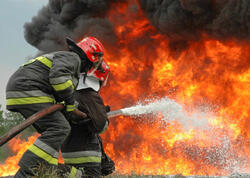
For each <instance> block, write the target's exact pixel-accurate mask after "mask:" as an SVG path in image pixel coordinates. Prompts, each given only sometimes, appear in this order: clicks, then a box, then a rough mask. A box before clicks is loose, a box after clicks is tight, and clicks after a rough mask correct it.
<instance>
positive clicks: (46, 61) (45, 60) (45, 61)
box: [23, 56, 53, 68]
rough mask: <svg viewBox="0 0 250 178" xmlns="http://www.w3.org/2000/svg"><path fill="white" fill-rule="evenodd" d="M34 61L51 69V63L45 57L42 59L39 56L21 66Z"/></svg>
mask: <svg viewBox="0 0 250 178" xmlns="http://www.w3.org/2000/svg"><path fill="white" fill-rule="evenodd" d="M36 60H38V61H40V62H41V63H43V64H44V65H46V66H47V67H48V68H51V67H52V64H53V63H52V61H51V60H50V59H48V58H46V57H43V56H39V57H37V58H35V59H30V60H29V61H28V62H26V63H25V64H23V66H25V65H28V64H30V63H32V62H35V61H36Z"/></svg>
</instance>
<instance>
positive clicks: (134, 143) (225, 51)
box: [0, 0, 250, 175]
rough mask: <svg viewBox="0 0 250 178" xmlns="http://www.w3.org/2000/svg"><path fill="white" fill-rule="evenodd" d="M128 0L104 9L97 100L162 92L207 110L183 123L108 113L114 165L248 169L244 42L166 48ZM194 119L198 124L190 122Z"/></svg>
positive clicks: (157, 170) (248, 78)
mask: <svg viewBox="0 0 250 178" xmlns="http://www.w3.org/2000/svg"><path fill="white" fill-rule="evenodd" d="M133 4H134V1H133V0H131V1H129V3H128V4H121V5H119V6H116V7H115V8H112V10H111V11H110V12H109V20H110V21H111V22H113V24H114V25H115V33H116V36H117V38H118V41H119V49H117V48H116V47H114V46H106V51H107V52H106V54H105V55H106V59H107V60H108V64H109V65H110V68H111V72H112V75H111V77H110V81H109V83H108V85H107V87H105V88H103V90H102V91H101V95H102V97H103V98H104V101H105V102H106V103H107V104H109V105H111V109H112V110H115V109H120V108H123V107H127V106H131V105H134V104H135V103H136V102H137V101H138V100H142V99H146V98H151V99H153V100H155V98H162V97H165V96H167V97H169V98H171V99H174V100H175V101H176V102H177V103H179V104H181V105H182V106H183V107H184V109H185V111H186V112H187V113H188V114H189V115H192V114H195V113H197V112H200V111H208V113H209V114H208V115H207V116H204V117H203V118H196V119H195V122H191V123H190V125H189V126H188V127H186V125H184V124H183V123H181V122H180V121H178V120H175V121H173V122H163V119H165V118H164V116H162V115H161V114H159V115H157V116H155V117H152V116H147V117H146V116H145V117H144V118H131V117H124V116H121V117H118V118H116V119H112V120H111V125H110V126H109V129H108V130H107V132H106V133H105V134H104V135H102V137H103V139H104V146H105V150H106V152H107V154H108V155H109V156H110V157H111V158H112V159H113V160H114V161H115V163H116V170H117V171H118V172H119V173H121V174H130V173H132V172H134V173H137V174H150V175H167V174H182V175H229V174H231V173H233V172H240V171H242V172H246V173H250V149H249V148H250V122H249V113H250V110H249V105H250V103H249V101H250V92H249V88H250V69H249V59H250V53H249V51H250V45H249V43H243V42H236V40H231V41H224V42H222V41H218V40H215V39H210V38H209V37H208V36H207V35H206V34H203V38H202V39H201V40H199V41H196V42H190V43H189V44H188V48H187V49H186V50H182V51H178V50H176V51H171V50H170V49H169V47H168V45H169V41H168V38H167V37H166V36H164V35H161V34H159V32H158V31H157V30H156V29H155V28H154V27H153V26H152V25H151V24H150V23H149V22H148V20H147V18H146V17H145V16H144V14H143V13H142V12H141V11H140V10H138V11H136V13H135V12H133V13H132V12H131V6H132V5H133ZM118 7H119V8H118ZM183 30H185V29H183ZM114 49H115V50H114ZM200 122H205V124H203V125H201V126H199V125H198V126H197V125H196V124H198V123H200ZM187 123H188V121H187ZM19 144H20V146H21V147H24V146H22V143H19ZM22 153H23V152H19V153H18V155H21V154H22ZM19 158H20V156H19V157H18V156H17V157H15V158H14V159H15V163H14V164H13V163H11V161H8V160H9V159H11V158H8V159H7V160H6V165H7V167H3V166H2V165H1V167H0V170H1V172H0V175H7V174H6V173H5V171H9V170H12V172H15V171H16V170H17V168H13V169H11V166H12V165H14V166H15V167H16V166H17V163H16V162H17V160H18V159H19Z"/></svg>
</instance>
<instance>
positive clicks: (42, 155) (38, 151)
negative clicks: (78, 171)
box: [28, 145, 58, 165]
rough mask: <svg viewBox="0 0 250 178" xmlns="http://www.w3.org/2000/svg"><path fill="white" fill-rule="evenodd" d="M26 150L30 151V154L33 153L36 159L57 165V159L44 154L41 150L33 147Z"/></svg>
mask: <svg viewBox="0 0 250 178" xmlns="http://www.w3.org/2000/svg"><path fill="white" fill-rule="evenodd" d="M28 150H30V151H31V152H32V153H34V154H35V155H37V156H38V157H40V158H42V159H44V160H45V161H47V162H48V163H49V164H54V165H57V164H58V159H57V158H54V157H52V156H51V155H49V154H48V153H46V152H44V151H43V150H41V149H40V148H38V147H36V146H35V145H31V146H30V147H29V148H28Z"/></svg>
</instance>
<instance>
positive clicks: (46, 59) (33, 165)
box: [6, 37, 103, 178]
mask: <svg viewBox="0 0 250 178" xmlns="http://www.w3.org/2000/svg"><path fill="white" fill-rule="evenodd" d="M66 42H67V45H68V50H67V51H57V52H52V53H48V54H44V55H42V56H39V57H36V58H34V59H31V60H30V61H28V62H27V63H25V64H24V65H23V66H21V67H20V68H19V69H18V70H17V71H16V72H15V73H14V74H13V75H12V76H11V77H10V79H9V81H8V83H7V87H6V100H7V103H6V108H7V109H8V110H10V111H14V112H19V113H21V114H22V115H23V116H24V118H28V117H30V116H31V115H33V114H34V113H36V112H38V111H40V110H42V109H45V108H47V107H49V106H51V105H53V104H54V103H57V102H63V103H64V104H65V112H67V113H72V111H74V110H75V108H76V107H75V99H74V95H73V92H74V90H75V88H76V87H77V85H78V80H79V76H80V73H81V72H86V71H88V70H89V69H90V68H91V66H96V67H98V65H100V64H101V57H100V56H101V55H102V52H103V46H102V44H101V43H100V42H99V41H98V40H97V39H96V38H94V37H86V38H84V39H83V40H82V41H81V42H79V43H77V44H76V43H75V42H74V41H73V40H71V39H69V38H67V39H66ZM86 52H87V53H86ZM90 54H91V58H90V57H89V55H90ZM33 126H34V127H35V129H36V130H37V131H38V132H39V133H40V134H41V135H40V136H39V137H38V138H37V139H36V141H35V142H34V144H33V145H31V146H30V147H29V148H28V149H27V151H26V152H25V153H24V154H23V156H22V158H21V159H20V161H19V166H20V169H19V171H18V172H17V173H16V175H15V177H16V178H22V177H30V176H34V175H36V174H37V172H38V168H39V166H41V165H45V166H46V167H47V168H48V169H50V168H54V167H57V164H58V152H59V149H60V147H61V145H62V144H63V142H64V140H65V139H66V137H67V136H68V134H69V133H70V130H71V127H70V124H69V122H68V121H67V120H66V118H65V116H64V115H63V113H62V112H61V111H56V112H54V113H52V114H49V115H47V116H45V117H43V118H42V119H40V120H38V121H36V122H35V123H34V124H33Z"/></svg>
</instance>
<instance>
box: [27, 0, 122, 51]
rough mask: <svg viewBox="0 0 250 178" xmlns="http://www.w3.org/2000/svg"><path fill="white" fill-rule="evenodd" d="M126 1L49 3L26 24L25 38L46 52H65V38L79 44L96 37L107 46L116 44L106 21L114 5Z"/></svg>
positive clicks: (80, 0)
mask: <svg viewBox="0 0 250 178" xmlns="http://www.w3.org/2000/svg"><path fill="white" fill-rule="evenodd" d="M123 1H124V0H108V1H105V0H91V1H90V0H49V3H48V4H47V5H46V6H44V7H43V8H42V9H41V10H40V11H39V12H38V14H37V16H35V17H33V18H32V21H31V22H28V23H25V25H24V28H25V39H26V41H27V42H28V43H30V44H31V45H33V46H35V47H36V48H37V49H38V50H40V51H43V52H51V51H55V50H62V49H65V37H67V36H68V37H71V38H72V39H73V40H76V41H78V40H79V39H80V38H81V37H82V36H83V35H85V36H87V35H93V36H95V37H97V38H99V39H101V41H104V42H105V43H110V44H112V43H114V42H115V41H116V36H115V33H114V32H113V26H112V24H111V23H110V22H109V20H108V19H107V18H106V14H107V12H108V10H109V9H110V8H111V6H112V4H113V3H116V2H123Z"/></svg>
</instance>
